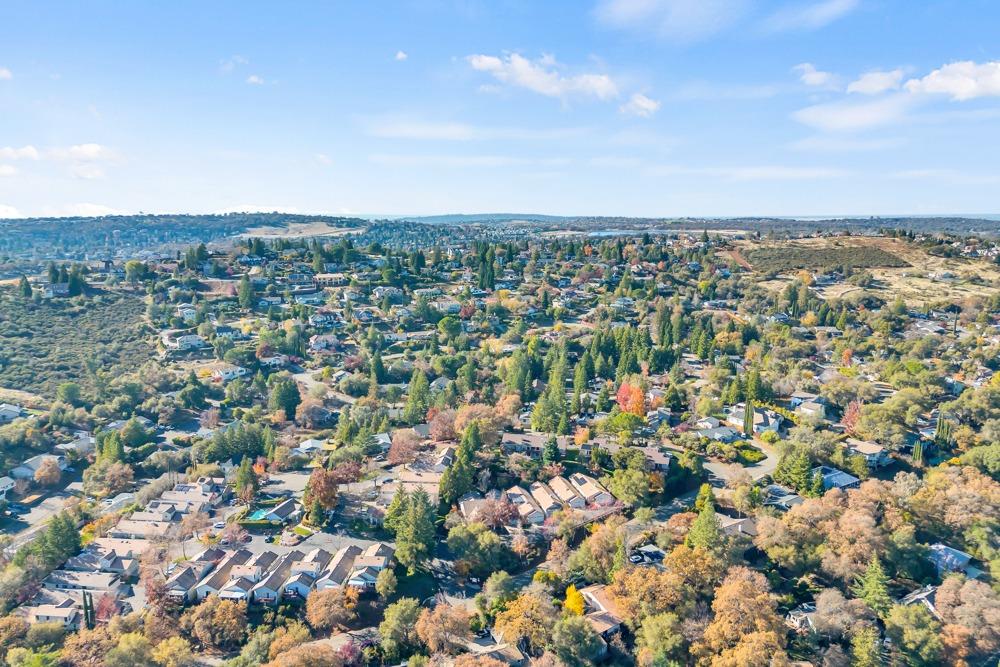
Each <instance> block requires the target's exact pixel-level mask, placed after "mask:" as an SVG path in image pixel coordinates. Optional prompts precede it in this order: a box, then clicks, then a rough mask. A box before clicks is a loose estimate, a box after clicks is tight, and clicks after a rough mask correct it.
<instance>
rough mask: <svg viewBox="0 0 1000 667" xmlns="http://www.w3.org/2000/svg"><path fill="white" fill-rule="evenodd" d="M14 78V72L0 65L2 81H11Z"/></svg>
mask: <svg viewBox="0 0 1000 667" xmlns="http://www.w3.org/2000/svg"><path fill="white" fill-rule="evenodd" d="M13 78H14V73H13V72H11V71H10V70H9V69H7V68H6V67H0V81H10V80H11V79H13Z"/></svg>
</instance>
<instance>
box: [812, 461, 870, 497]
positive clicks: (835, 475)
mask: <svg viewBox="0 0 1000 667" xmlns="http://www.w3.org/2000/svg"><path fill="white" fill-rule="evenodd" d="M812 474H813V476H814V477H815V476H816V475H820V476H821V477H822V478H823V490H824V491H829V490H830V489H856V488H858V487H859V486H861V480H860V479H858V478H857V477H855V476H854V475H851V474H848V473H846V472H844V471H843V470H837V469H836V468H831V467H830V466H816V467H815V468H813V469H812Z"/></svg>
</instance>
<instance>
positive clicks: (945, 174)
mask: <svg viewBox="0 0 1000 667" xmlns="http://www.w3.org/2000/svg"><path fill="white" fill-rule="evenodd" d="M889 176H890V177H891V178H895V179H898V180H906V181H933V182H935V183H937V184H939V185H940V184H945V183H946V184H949V185H995V184H997V183H1000V175H997V174H983V173H979V172H966V171H959V170H957V169H937V168H934V169H906V170H903V171H896V172H893V173H891V174H889Z"/></svg>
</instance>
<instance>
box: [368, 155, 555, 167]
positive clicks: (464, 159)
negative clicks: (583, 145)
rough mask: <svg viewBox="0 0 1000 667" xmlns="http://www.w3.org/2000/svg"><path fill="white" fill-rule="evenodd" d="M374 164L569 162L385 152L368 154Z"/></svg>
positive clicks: (550, 163)
mask: <svg viewBox="0 0 1000 667" xmlns="http://www.w3.org/2000/svg"><path fill="white" fill-rule="evenodd" d="M368 160H369V161H370V162H372V163H374V164H380V165H383V166H387V167H445V168H466V167H511V166H518V165H542V166H549V167H551V166H562V165H565V164H568V163H569V160H567V159H566V158H542V159H534V158H523V157H513V156H509V155H413V154H406V155H401V154H385V153H377V154H375V155H369V156H368Z"/></svg>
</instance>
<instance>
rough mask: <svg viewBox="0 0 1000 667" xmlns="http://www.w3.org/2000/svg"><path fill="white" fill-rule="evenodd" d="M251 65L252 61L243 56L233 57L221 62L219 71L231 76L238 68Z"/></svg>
mask: <svg viewBox="0 0 1000 667" xmlns="http://www.w3.org/2000/svg"><path fill="white" fill-rule="evenodd" d="M249 64H250V61H249V60H248V59H247V58H244V57H243V56H232V57H230V58H226V59H225V60H220V61H219V70H220V71H221V72H222V73H223V74H229V73H230V72H232V71H233V70H234V69H236V68H237V67H241V66H243V65H249Z"/></svg>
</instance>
